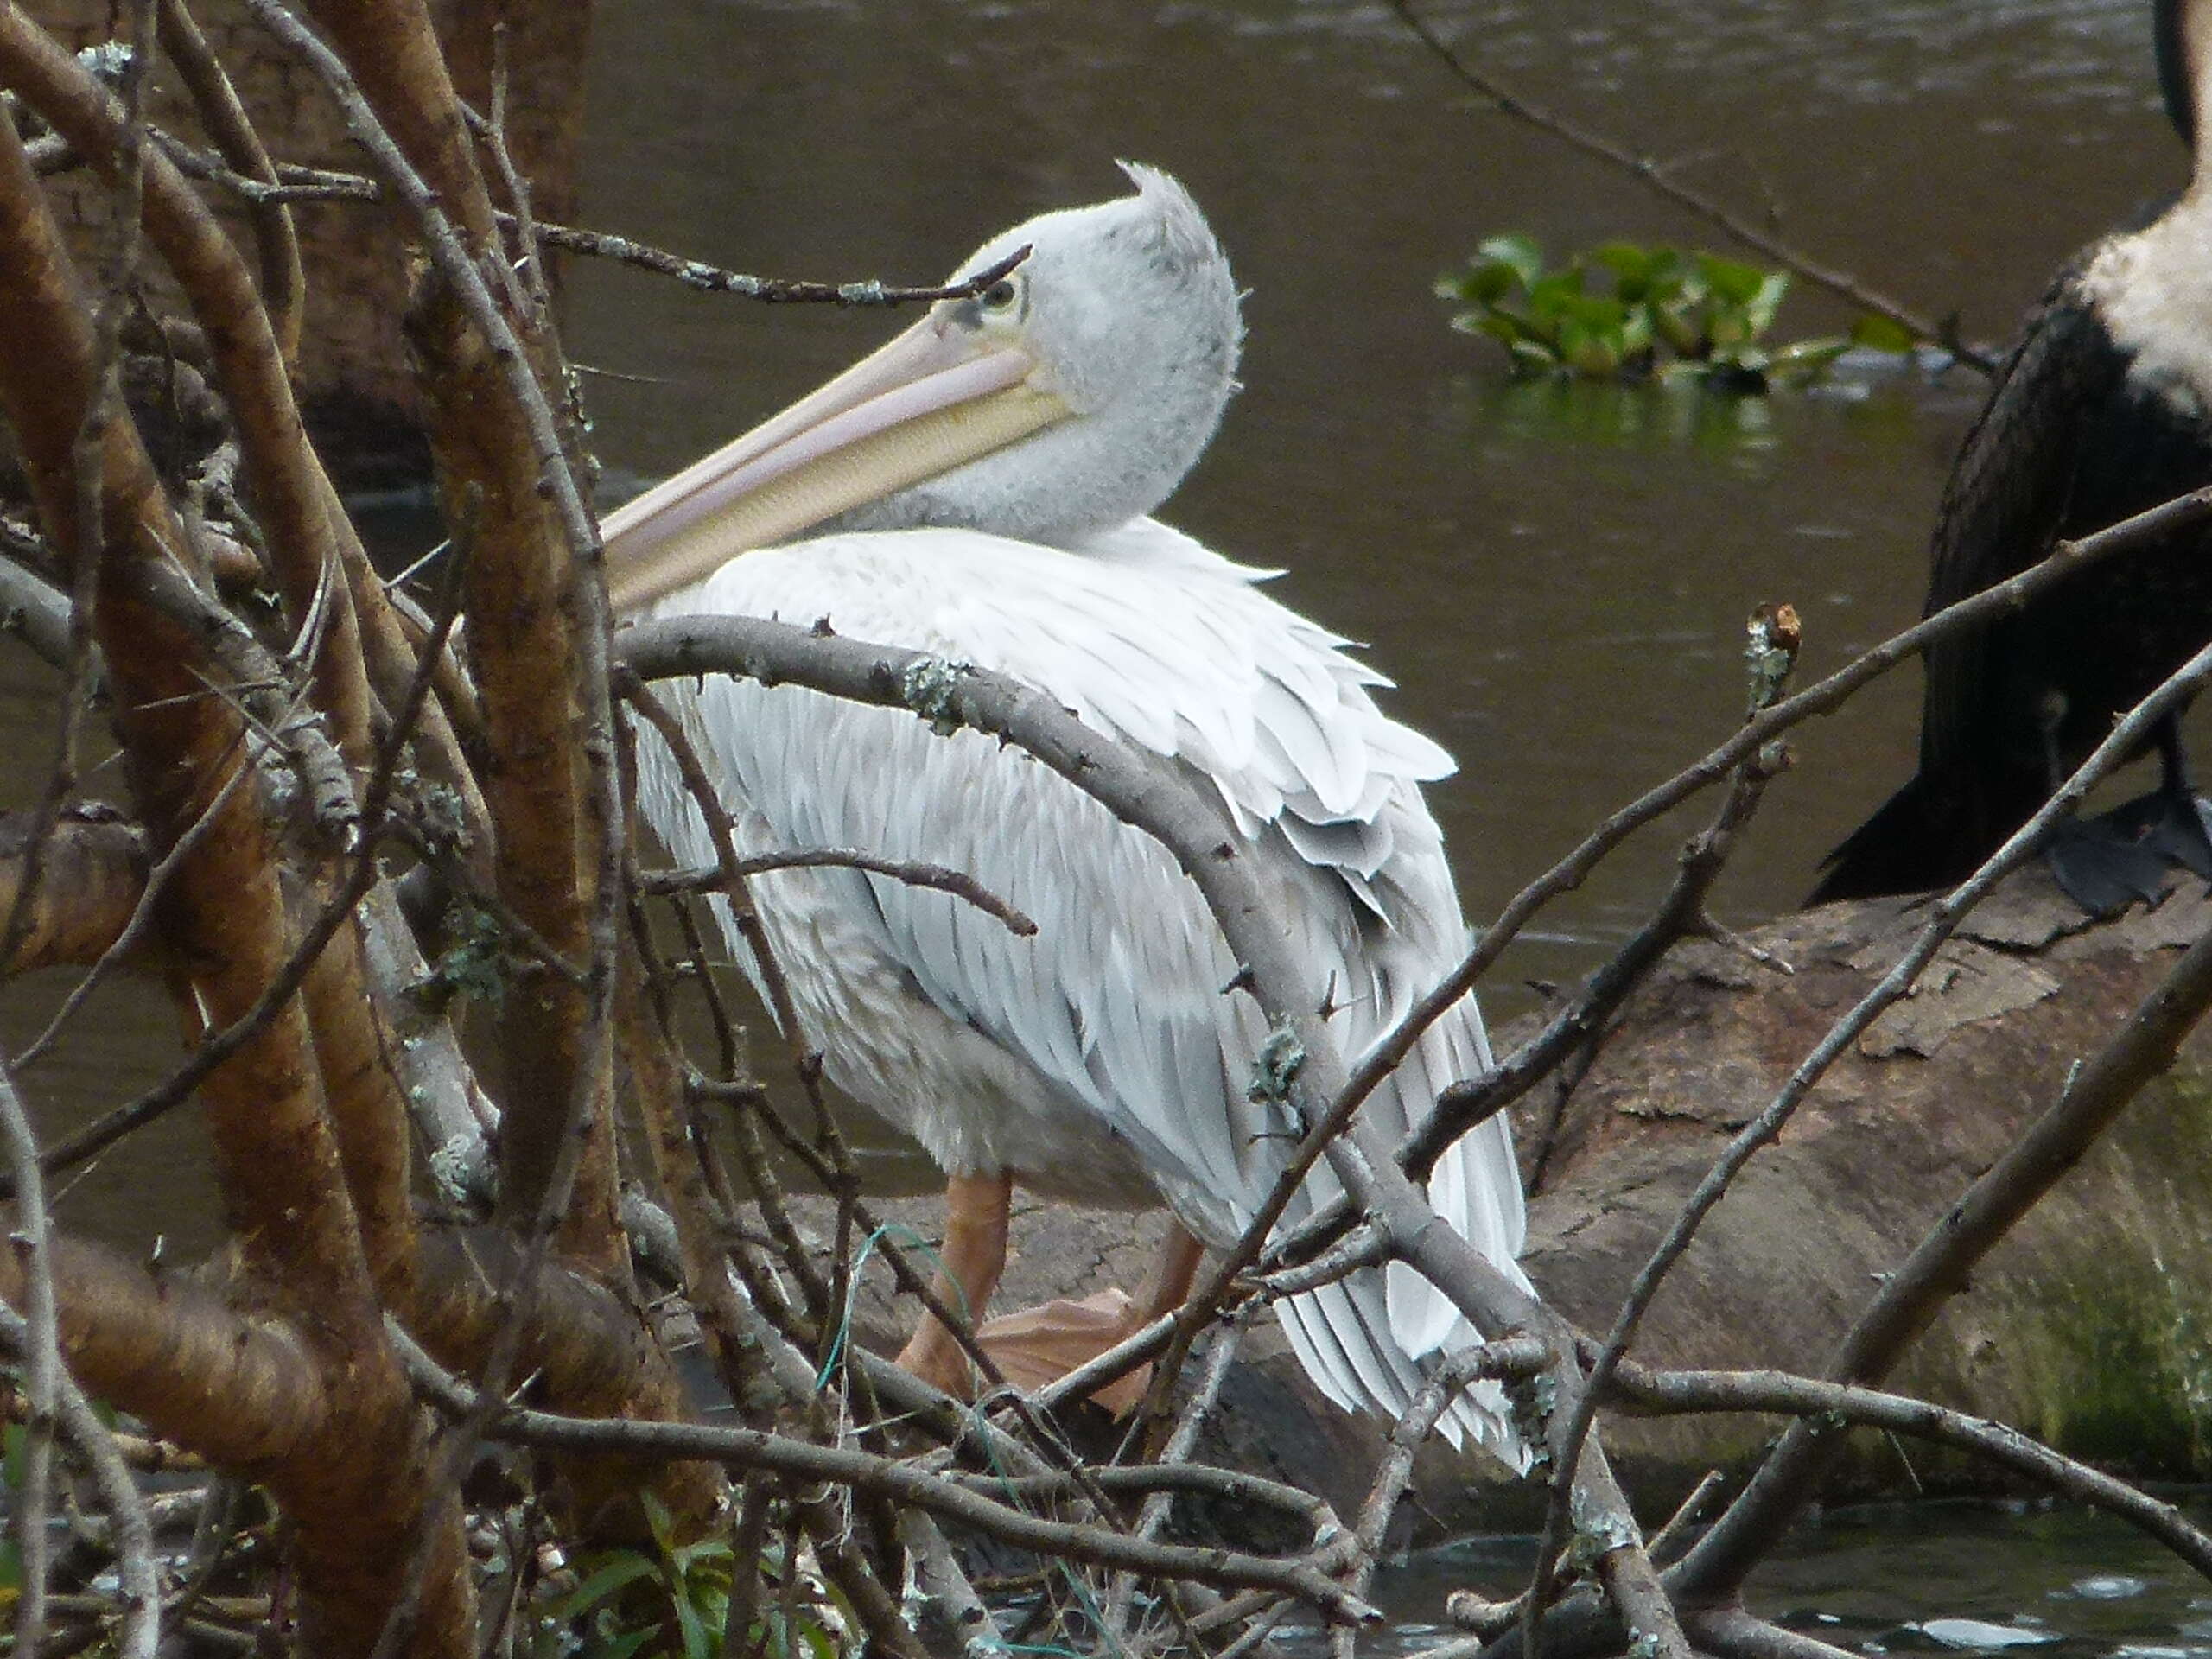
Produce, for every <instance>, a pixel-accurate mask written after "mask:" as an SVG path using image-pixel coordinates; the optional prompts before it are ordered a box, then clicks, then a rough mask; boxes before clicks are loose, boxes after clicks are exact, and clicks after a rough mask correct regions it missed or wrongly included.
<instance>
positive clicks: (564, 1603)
mask: <svg viewBox="0 0 2212 1659" xmlns="http://www.w3.org/2000/svg"><path fill="white" fill-rule="evenodd" d="M659 1576H660V1568H659V1567H658V1565H657V1564H656V1563H655V1562H654V1561H653V1560H651V1559H650V1558H649V1557H647V1556H644V1555H640V1554H638V1553H637V1552H636V1551H635V1550H622V1551H620V1552H619V1553H617V1554H613V1555H611V1556H609V1557H607V1561H606V1564H605V1565H604V1566H601V1567H598V1568H596V1569H595V1570H594V1571H593V1573H591V1574H590V1576H589V1577H588V1578H586V1579H585V1580H584V1581H583V1582H582V1583H581V1584H579V1585H578V1586H576V1587H575V1589H573V1590H571V1591H570V1592H569V1593H568V1594H567V1595H565V1596H563V1597H562V1598H561V1599H560V1600H558V1601H556V1602H555V1603H554V1604H553V1605H552V1606H551V1607H550V1608H549V1609H548V1610H547V1611H546V1614H545V1617H546V1618H550V1619H553V1620H556V1621H557V1622H559V1623H562V1624H566V1623H567V1622H568V1621H569V1619H572V1618H578V1617H580V1616H581V1615H582V1614H584V1613H587V1612H588V1611H591V1609H593V1608H594V1607H596V1606H598V1605H600V1604H601V1602H604V1601H607V1600H611V1599H613V1596H614V1594H615V1592H618V1591H620V1590H622V1589H625V1588H626V1587H627V1586H630V1585H633V1584H635V1583H637V1582H638V1581H639V1580H640V1579H657V1578H658V1577H659Z"/></svg>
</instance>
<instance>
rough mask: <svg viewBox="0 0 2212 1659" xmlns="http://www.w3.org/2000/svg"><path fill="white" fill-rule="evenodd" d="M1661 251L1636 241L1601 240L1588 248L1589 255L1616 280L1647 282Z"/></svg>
mask: <svg viewBox="0 0 2212 1659" xmlns="http://www.w3.org/2000/svg"><path fill="white" fill-rule="evenodd" d="M1662 251H1663V250H1661V249H1656V248H1647V247H1645V246H1643V245H1642V244H1641V243H1637V242H1601V243H1599V245H1597V246H1596V247H1594V248H1592V249H1591V250H1590V257H1592V259H1595V260H1596V261H1597V262H1598V263H1599V264H1601V265H1603V266H1604V267H1605V269H1606V270H1610V271H1611V272H1612V273H1613V277H1614V280H1615V281H1617V282H1623V283H1629V282H1649V280H1650V277H1651V270H1652V267H1653V265H1654V264H1656V263H1657V260H1658V257H1659V255H1660V253H1661V252H1662Z"/></svg>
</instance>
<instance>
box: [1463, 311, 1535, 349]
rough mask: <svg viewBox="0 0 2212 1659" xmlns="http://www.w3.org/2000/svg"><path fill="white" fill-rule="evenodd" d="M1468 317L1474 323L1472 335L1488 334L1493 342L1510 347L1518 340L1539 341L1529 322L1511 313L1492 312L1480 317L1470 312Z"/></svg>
mask: <svg viewBox="0 0 2212 1659" xmlns="http://www.w3.org/2000/svg"><path fill="white" fill-rule="evenodd" d="M1467 316H1468V318H1470V319H1471V320H1472V321H1473V323H1474V327H1473V328H1472V329H1471V331H1470V332H1471V333H1474V334H1488V335H1489V336H1490V337H1491V339H1492V340H1503V341H1504V342H1505V344H1506V345H1508V346H1510V345H1512V344H1513V343H1514V342H1515V341H1516V340H1536V339H1538V335H1537V334H1536V332H1535V330H1534V329H1533V328H1531V327H1529V325H1528V323H1527V321H1524V320H1523V319H1522V318H1520V317H1517V316H1516V315H1514V314H1513V313H1512V312H1510V311H1492V312H1491V313H1489V314H1488V315H1484V316H1479V317H1478V316H1476V315H1475V314H1474V313H1473V312H1471V311H1470V312H1468V313H1467Z"/></svg>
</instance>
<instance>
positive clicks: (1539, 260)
mask: <svg viewBox="0 0 2212 1659" xmlns="http://www.w3.org/2000/svg"><path fill="white" fill-rule="evenodd" d="M1486 261H1487V262H1491V263H1494V264H1501V265H1503V266H1504V267H1506V269H1508V270H1510V271H1512V272H1513V274H1514V275H1515V276H1516V277H1519V278H1520V279H1521V281H1522V285H1523V286H1524V287H1528V288H1534V287H1535V285H1536V280H1537V278H1539V277H1541V276H1542V275H1543V274H1544V251H1543V248H1542V247H1541V245H1539V244H1538V242H1537V241H1536V238H1535V237H1533V236H1529V235H1528V234H1526V233H1524V232H1518V231H1516V232H1511V233H1510V234H1508V235H1505V236H1493V237H1491V238H1490V239H1489V240H1488V241H1486V242H1484V243H1483V244H1482V245H1480V246H1479V247H1478V248H1477V249H1476V250H1475V257H1474V258H1473V259H1471V260H1470V261H1469V262H1468V263H1469V264H1473V265H1475V266H1477V267H1478V268H1479V267H1480V266H1481V265H1482V264H1484V262H1486Z"/></svg>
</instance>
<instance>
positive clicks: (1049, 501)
mask: <svg viewBox="0 0 2212 1659" xmlns="http://www.w3.org/2000/svg"><path fill="white" fill-rule="evenodd" d="M1124 170H1125V171H1126V172H1127V173H1128V175H1129V178H1130V180H1131V181H1133V182H1134V183H1135V185H1136V187H1137V189H1136V194H1135V195H1132V196H1125V197H1122V198H1121V199H1119V200H1114V201H1108V202H1103V203H1100V204H1099V205H1097V206H1096V207H1078V208H1071V209H1067V210H1065V211H1063V212H1059V213H1046V214H1043V215H1041V216H1040V217H1039V218H1036V219H1031V220H1030V221H1029V222H1028V223H1027V224H1025V225H1020V226H1016V227H1015V228H1014V229H1013V230H1011V231H1008V232H1005V233H1004V234H1003V235H1001V236H998V237H995V238H992V239H991V240H990V241H989V242H988V243H986V244H985V245H983V246H982V247H981V248H979V249H978V250H976V253H975V255H974V256H973V257H971V258H969V260H968V261H967V262H965V263H964V264H963V265H962V266H961V267H960V271H959V273H958V275H957V276H956V277H955V278H954V282H955V283H957V282H960V281H962V280H964V279H965V278H966V277H969V276H970V275H973V274H976V273H978V272H981V271H983V270H988V269H989V268H990V267H991V266H993V265H995V264H999V263H1001V262H1002V261H1003V260H1004V259H1006V258H1007V257H1008V256H1009V255H1012V254H1014V252H1016V251H1019V250H1020V249H1022V248H1024V247H1027V249H1028V250H1029V252H1028V255H1027V257H1026V258H1024V259H1023V260H1022V262H1021V263H1020V264H1018V265H1016V266H1015V267H1014V270H1012V271H1010V272H1009V273H1008V274H1007V276H1006V277H1002V278H1001V279H1000V280H999V281H998V282H996V283H993V284H991V286H990V287H989V288H988V289H985V290H984V291H983V292H982V293H981V294H978V295H976V296H972V297H970V298H967V299H961V300H945V301H940V302H938V304H936V305H935V306H934V307H932V308H931V311H930V313H929V315H927V316H925V317H924V318H923V319H922V320H921V321H919V322H918V323H916V324H915V325H914V326H913V327H911V328H909V329H908V330H907V331H906V333H905V334H901V335H899V337H898V338H897V339H896V340H893V341H892V342H891V343H890V344H889V345H887V346H885V347H883V348H882V349H881V350H880V351H879V352H877V353H874V355H873V356H871V357H869V358H868V359H865V360H864V361H862V362H861V363H860V364H858V365H855V367H853V368H852V369H849V370H848V371H847V372H845V373H844V374H842V375H841V376H839V377H838V378H836V380H834V381H832V382H831V383H830V384H829V385H827V386H824V387H823V389H822V390H821V391H817V392H815V393H814V394H812V395H811V396H810V397H807V398H804V399H803V400H802V401H801V402H799V403H798V404H794V405H793V406H792V407H791V409H789V410H785V412H784V413H783V414H782V415H779V416H777V417H775V419H773V420H772V421H770V422H768V423H766V424H765V425H763V426H760V427H759V428H756V429H754V430H753V432H751V433H749V434H747V435H746V436H745V437H743V438H741V439H739V440H738V441H737V442H734V443H733V444H731V445H729V446H728V447H727V448H724V449H722V450H721V451H718V452H717V453H716V454H713V455H710V456H709V457H708V458H707V459H706V460H704V461H700V462H698V463H697V464H696V465H695V466H693V467H690V469H688V470H687V471H686V472H684V473H683V474H679V475H678V476H677V477H676V478H674V479H671V480H669V481H668V482H667V483H665V484H663V485H661V486H658V488H656V489H654V490H652V491H651V492H649V493H647V494H646V495H645V496H643V497H640V498H639V499H638V500H637V501H635V502H633V503H632V504H631V505H628V506H626V507H625V508H623V509H622V510H621V511H620V512H617V513H615V514H613V516H611V517H610V518H608V520H607V552H608V556H609V571H610V579H611V582H612V584H613V594H614V598H615V602H616V604H617V606H618V607H621V608H628V607H633V606H636V605H638V604H641V603H643V602H645V601H647V600H650V599H652V598H654V597H657V596H658V595H659V594H664V593H667V592H670V591H671V590H673V589H674V588H678V587H682V586H684V585H686V584H688V583H690V582H695V581H697V580H699V579H700V578H701V577H702V576H704V575H707V574H708V573H709V571H711V570H712V569H715V568H717V567H718V566H719V565H720V564H721V563H722V562H723V561H724V560H726V559H728V558H729V557H731V556H734V555H735V554H737V553H740V552H742V551H744V550H746V549H747V548H749V547H756V546H760V545H764V544H766V543H769V542H772V541H781V540H785V539H788V538H789V537H791V536H794V535H796V534H798V533H799V532H801V531H807V530H812V529H817V528H820V529H833V528H834V529H841V530H845V529H849V530H890V529H908V528H914V527H918V526H924V525H951V526H960V527H964V528H969V529H976V530H985V531H993V532H995V533H997V534H1001V535H1006V536H1012V537H1020V538H1021V539H1024V540H1027V541H1034V542H1043V543H1051V544H1054V545H1058V546H1067V545H1071V544H1072V543H1077V542H1079V541H1081V540H1083V539H1084V537H1088V536H1090V535H1093V534H1095V533H1096V532H1098V531H1104V530H1109V529H1111V528H1113V527H1114V526H1116V525H1118V524H1124V523H1126V522H1128V520H1129V519H1131V518H1136V517H1139V516H1140V515H1141V514H1144V513H1147V512H1151V511H1152V510H1153V509H1154V507H1156V506H1158V505H1160V502H1162V501H1163V500H1165V499H1166V498H1167V496H1168V494H1169V493H1170V492H1172V491H1173V489H1174V487H1175V486H1176V485H1177V484H1178V483H1179V481H1180V480H1182V478H1183V475H1184V474H1185V473H1187V472H1188V471H1189V470H1190V468H1191V467H1192V464H1193V463H1194V462H1195V461H1197V460H1198V456H1199V455H1200V454H1202V453H1203V452H1204V451H1205V446H1206V444H1207V442H1208V441H1209V440H1211V437H1212V436H1213V433H1214V429H1215V427H1216V426H1217V424H1218V423H1219V422H1220V419H1221V412H1222V410H1223V408H1224V405H1225V404H1227V403H1228V400H1229V395H1230V391H1231V390H1232V389H1233V388H1234V385H1235V376H1236V353H1237V346H1238V344H1239V341H1240V340H1241V338H1242V334H1243V325H1242V323H1241V321H1239V318H1238V314H1237V295H1236V283H1234V282H1233V281H1232V280H1231V278H1230V274H1229V263H1228V261H1227V260H1226V259H1225V258H1224V257H1223V255H1222V251H1221V247H1220V245H1219V244H1218V243H1217V242H1216V241H1215V240H1214V236H1213V232H1212V231H1211V229H1209V228H1208V226H1207V225H1206V222H1205V217H1204V216H1203V215H1202V214H1201V213H1199V212H1198V207H1197V204H1196V203H1194V202H1193V201H1192V200H1191V198H1190V194H1189V193H1188V192H1186V191H1185V189H1184V188H1183V187H1182V186H1181V185H1179V184H1178V183H1176V181H1174V180H1173V179H1172V178H1170V177H1168V176H1167V175H1166V174H1164V173H1160V172H1158V171H1156V170H1154V169H1153V168H1145V167H1134V166H1125V168H1124ZM949 285H950V284H949Z"/></svg>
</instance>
